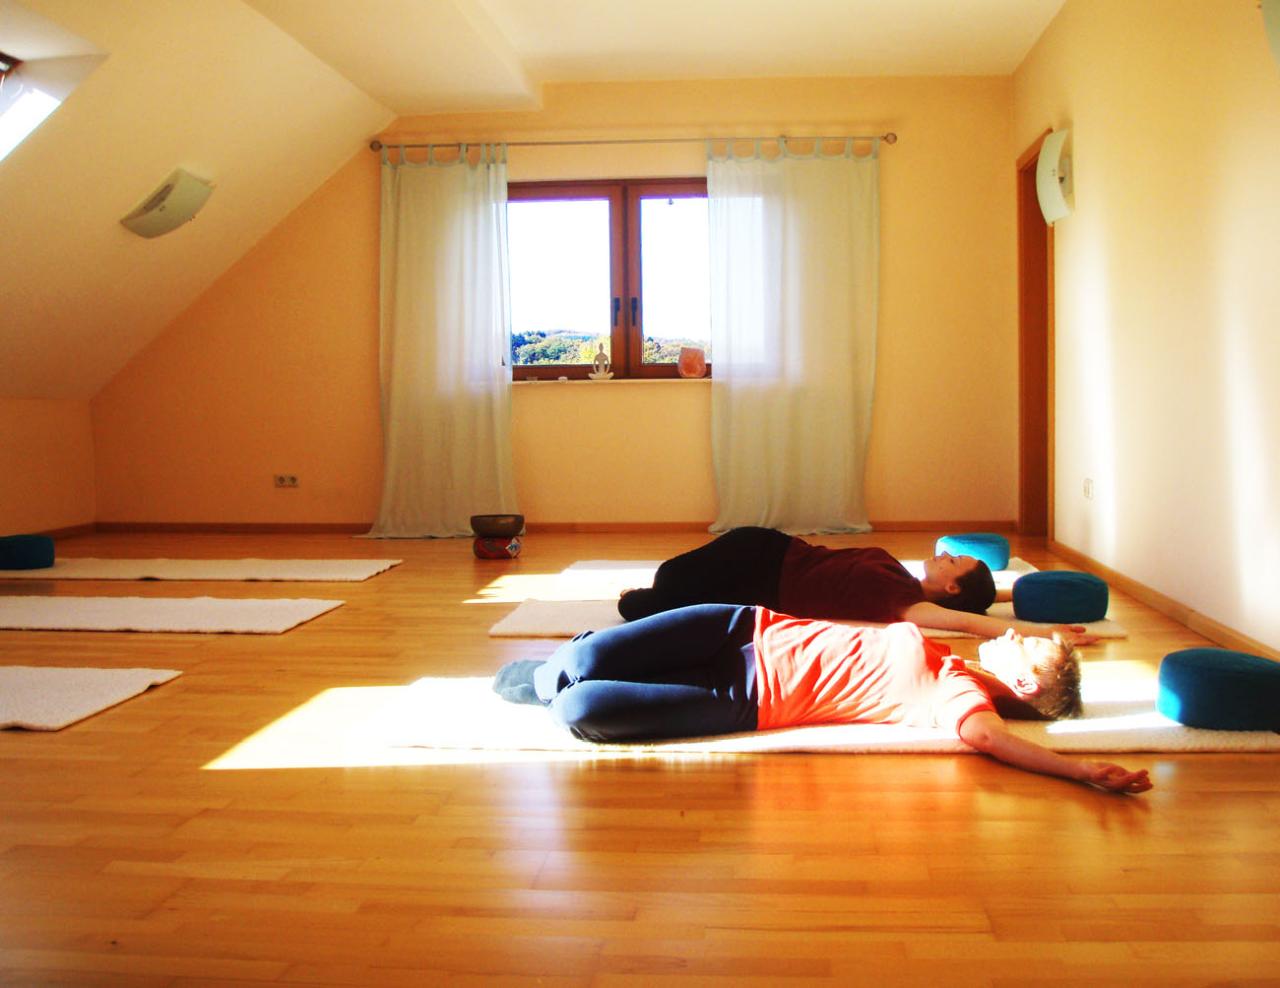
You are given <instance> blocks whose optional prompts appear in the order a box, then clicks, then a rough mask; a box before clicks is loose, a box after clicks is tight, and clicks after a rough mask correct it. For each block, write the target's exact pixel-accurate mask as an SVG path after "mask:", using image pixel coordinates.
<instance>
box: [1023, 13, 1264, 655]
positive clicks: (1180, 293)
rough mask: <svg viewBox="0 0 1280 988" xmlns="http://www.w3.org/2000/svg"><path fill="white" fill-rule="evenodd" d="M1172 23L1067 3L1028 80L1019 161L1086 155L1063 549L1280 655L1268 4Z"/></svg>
mask: <svg viewBox="0 0 1280 988" xmlns="http://www.w3.org/2000/svg"><path fill="white" fill-rule="evenodd" d="M1158 7H1159V10H1158V15H1157V12H1156V11H1155V9H1154V8H1153V6H1152V4H1150V3H1149V2H1140V0H1068V2H1067V4H1066V5H1065V7H1064V8H1063V10H1062V11H1061V12H1060V14H1059V15H1058V17H1057V18H1056V20H1055V21H1054V22H1053V24H1052V25H1051V26H1050V27H1049V29H1048V30H1047V31H1046V32H1045V35H1044V36H1043V37H1042V38H1041V40H1040V41H1039V42H1038V44H1037V45H1036V46H1035V48H1034V49H1033V50H1032V52H1031V54H1030V55H1029V56H1028V58H1027V60H1026V61H1025V63H1024V64H1023V65H1022V67H1021V68H1020V69H1019V70H1018V72H1017V74H1016V76H1015V100H1014V108H1015V116H1014V119H1015V127H1014V143H1013V147H1015V148H1017V147H1021V146H1026V145H1027V144H1029V143H1030V142H1031V141H1032V140H1033V139H1034V137H1035V136H1036V135H1037V134H1038V133H1039V132H1041V131H1042V130H1043V129H1044V128H1045V127H1047V126H1050V125H1052V126H1054V127H1058V128H1061V127H1070V128H1071V131H1072V143H1073V145H1074V163H1075V198H1076V209H1075V213H1074V214H1073V215H1072V216H1070V217H1068V218H1066V219H1064V220H1062V221H1061V222H1060V223H1059V224H1058V226H1057V229H1056V234H1055V242H1056V251H1057V254H1056V268H1057V270H1056V290H1057V310H1056V372H1057V373H1056V408H1055V415H1056V423H1057V427H1056V437H1055V440H1056V441H1055V448H1056V490H1055V492H1054V497H1055V508H1056V529H1057V538H1058V539H1059V541H1061V542H1062V543H1064V544H1066V545H1068V546H1070V547H1072V548H1075V549H1077V550H1079V551H1080V552H1083V553H1085V554H1086V555H1088V556H1091V557H1093V558H1094V559H1097V560H1099V561H1100V562H1102V563H1104V564H1106V565H1107V566H1110V567H1111V568H1113V569H1116V570H1118V571H1120V572H1123V573H1124V574H1126V575H1127V576H1130V577H1132V578H1133V579H1135V580H1138V581H1139V582H1141V583H1144V584H1146V585H1147V586H1150V587H1152V588H1154V589H1156V590H1158V591H1160V592H1162V593H1164V594H1166V595H1167V596H1169V597H1172V598H1174V599H1175V600H1178V601H1180V602H1182V603H1184V604H1186V605H1188V606H1189V607H1191V608H1193V609H1194V610H1196V611H1198V612H1200V613H1201V614H1203V615H1205V616H1207V617H1209V618H1210V619H1212V620H1214V621H1217V622H1220V623H1222V624H1225V625H1227V626H1228V627H1229V628H1233V629H1236V630H1238V631H1241V632H1243V633H1244V634H1246V635H1249V636H1251V637H1253V638H1255V639H1257V640H1259V641H1261V642H1263V643H1264V644H1266V645H1268V646H1270V647H1272V648H1277V647H1280V607H1277V606H1276V600H1275V590H1276V588H1277V587H1280V389H1277V387H1276V377H1277V372H1278V371H1280V332H1278V331H1277V314H1278V313H1280V279H1277V278H1276V275H1275V267H1276V243H1277V240H1276V238H1277V233H1276V231H1277V230H1280V185H1278V184H1277V182H1276V178H1275V164H1276V162H1277V161H1278V160H1280V65H1277V64H1276V61H1275V60H1274V59H1273V58H1272V55H1271V52H1270V50H1269V49H1268V46H1267V42H1266V38H1265V36H1264V34H1263V26H1262V19H1261V15H1260V12H1259V11H1258V9H1257V4H1255V3H1253V2H1243V0H1242V2H1228V0H1213V2H1207V0H1162V2H1161V3H1160V4H1159V5H1158ZM1134 39H1141V43H1140V44H1134ZM1086 477H1088V478H1091V479H1092V480H1093V483H1094V496H1093V498H1092V500H1086V499H1085V498H1084V497H1083V493H1082V491H1083V481H1084V479H1085V478H1086Z"/></svg>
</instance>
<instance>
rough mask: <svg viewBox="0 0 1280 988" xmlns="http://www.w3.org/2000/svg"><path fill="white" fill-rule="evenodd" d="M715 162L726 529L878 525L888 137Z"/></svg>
mask: <svg viewBox="0 0 1280 988" xmlns="http://www.w3.org/2000/svg"><path fill="white" fill-rule="evenodd" d="M778 143H779V145H780V148H779V153H778V154H777V155H776V156H774V157H765V156H763V155H762V153H761V148H760V146H759V144H758V143H757V146H756V151H755V154H754V155H752V156H751V157H749V158H742V157H737V156H734V155H732V153H731V152H730V153H728V154H726V155H725V156H718V155H715V154H714V153H710V149H709V154H708V159H709V160H708V163H707V197H708V200H709V205H710V239H711V355H712V360H713V363H714V376H713V379H712V382H711V442H712V460H713V464H714V467H715V479H716V490H717V493H718V496H719V502H720V509H719V515H718V517H717V518H716V520H715V523H714V524H713V525H712V526H711V530H712V531H724V530H726V529H729V528H735V527H737V526H740V525H764V526H768V527H770V528H780V529H784V530H786V531H788V532H792V533H804V532H862V531H867V530H869V529H870V525H869V524H868V523H867V513H866V507H865V502H864V497H863V472H864V463H865V459H866V448H867V438H868V436H869V434H870V429H871V397H872V390H873V385H874V380H875V345H876V308H877V303H878V297H879V237H880V234H879V229H880V222H879V182H878V176H879V170H878V169H879V161H878V157H877V152H878V150H879V142H878V141H876V142H874V144H873V147H872V149H871V152H870V153H869V154H864V155H857V154H855V153H854V147H853V142H852V141H848V142H846V143H845V144H844V146H843V149H842V153H840V154H837V155H832V154H830V153H829V152H830V144H828V145H827V146H826V148H825V149H824V150H820V149H815V150H814V152H813V153H812V154H808V155H803V156H802V155H796V154H793V153H791V152H790V151H789V150H788V149H787V147H786V143H785V142H784V141H779V142H778Z"/></svg>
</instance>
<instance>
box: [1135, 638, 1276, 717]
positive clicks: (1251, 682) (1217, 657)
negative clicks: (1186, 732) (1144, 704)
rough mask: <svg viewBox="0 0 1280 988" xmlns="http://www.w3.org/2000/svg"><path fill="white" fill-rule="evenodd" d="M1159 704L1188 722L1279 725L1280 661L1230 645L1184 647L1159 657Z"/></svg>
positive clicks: (1157, 697)
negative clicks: (1237, 650)
mask: <svg viewBox="0 0 1280 988" xmlns="http://www.w3.org/2000/svg"><path fill="white" fill-rule="evenodd" d="M1158 678H1159V682H1160V692H1159V694H1158V695H1157V696H1156V709H1157V710H1159V711H1160V712H1161V713H1162V714H1164V715H1165V716H1166V717H1169V718H1171V719H1172V720H1176V721H1177V722H1178V723H1179V724H1186V725H1187V726H1188V727H1206V728H1209V729H1211V730H1217V731H1280V662H1272V661H1271V660H1270V659H1264V658H1262V656H1260V655H1250V654H1249V653H1248V652H1232V651H1230V650H1229V649H1225V648H1184V649H1183V650H1182V651H1180V652H1170V653H1169V654H1168V655H1166V656H1165V657H1164V660H1163V661H1162V662H1161V663H1160V675H1159V677H1158Z"/></svg>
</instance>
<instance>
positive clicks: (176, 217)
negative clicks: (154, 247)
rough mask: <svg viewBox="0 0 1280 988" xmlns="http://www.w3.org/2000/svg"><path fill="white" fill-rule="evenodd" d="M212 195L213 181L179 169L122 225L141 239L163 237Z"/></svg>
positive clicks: (190, 215)
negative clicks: (207, 180) (211, 182)
mask: <svg viewBox="0 0 1280 988" xmlns="http://www.w3.org/2000/svg"><path fill="white" fill-rule="evenodd" d="M212 194H213V186H212V185H211V184H210V183H209V182H206V181H205V180H204V179H202V178H197V177H196V176H195V175H192V174H191V173H190V172H189V171H186V170H185V169H182V168H177V169H175V170H174V172H173V174H172V175H170V176H169V177H168V178H167V179H165V181H164V184H163V185H161V186H160V188H158V189H156V190H155V192H153V193H151V195H149V196H147V198H146V199H144V200H143V201H142V203H141V204H140V205H139V206H138V208H137V209H135V210H134V211H133V212H132V213H130V214H129V215H128V216H126V217H125V218H124V219H122V220H121V221H120V222H121V223H123V224H124V226H125V228H126V229H129V230H132V231H133V232H134V233H136V234H137V235H138V236H140V237H159V236H163V235H164V234H166V233H168V232H169V231H170V230H176V229H177V228H178V227H180V226H182V224H183V223H186V222H187V221H188V220H189V219H191V218H192V217H193V216H195V215H196V213H198V212H199V211H200V207H201V206H203V205H204V204H205V200H206V199H208V198H209V196H210V195H212Z"/></svg>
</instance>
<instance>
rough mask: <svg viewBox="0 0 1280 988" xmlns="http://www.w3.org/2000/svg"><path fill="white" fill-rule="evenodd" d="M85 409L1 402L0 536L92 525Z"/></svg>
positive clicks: (70, 404)
mask: <svg viewBox="0 0 1280 988" xmlns="http://www.w3.org/2000/svg"><path fill="white" fill-rule="evenodd" d="M93 498H94V485H93V438H92V433H91V430H90V425H89V403H88V402H87V401H75V400H52V399H41V398H0V535H12V534H15V533H19V532H42V531H49V530H52V529H59V528H72V527H75V526H77V525H88V524H91V523H92V522H93V519H94V499H93Z"/></svg>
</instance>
